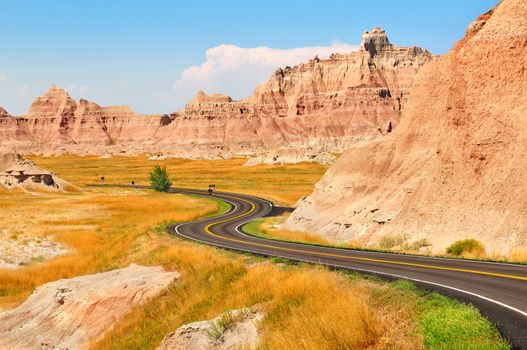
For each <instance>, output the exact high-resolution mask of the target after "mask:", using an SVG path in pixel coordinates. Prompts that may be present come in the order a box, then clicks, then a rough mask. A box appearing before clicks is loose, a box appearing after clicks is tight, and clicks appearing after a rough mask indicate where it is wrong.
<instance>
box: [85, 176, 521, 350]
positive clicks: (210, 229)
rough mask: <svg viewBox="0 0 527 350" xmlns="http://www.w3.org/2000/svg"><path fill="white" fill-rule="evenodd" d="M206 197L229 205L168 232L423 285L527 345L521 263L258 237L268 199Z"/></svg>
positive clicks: (516, 344) (515, 346) (187, 191)
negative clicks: (255, 225) (254, 232)
mask: <svg viewBox="0 0 527 350" xmlns="http://www.w3.org/2000/svg"><path fill="white" fill-rule="evenodd" d="M91 186H111V185H91ZM120 187H131V186H125V185H123V186H120ZM135 188H141V189H146V188H149V187H146V186H135ZM170 192H172V193H182V194H190V195H199V196H207V197H209V196H208V193H207V191H201V190H193V189H183V188H173V189H171V190H170ZM212 197H213V198H216V199H220V200H222V201H225V202H227V203H229V204H230V206H231V207H230V209H229V211H228V212H226V213H224V214H222V215H220V216H215V217H211V218H206V219H202V220H197V221H192V222H187V223H182V224H178V225H174V226H171V227H170V231H171V233H173V234H176V235H179V236H181V237H184V238H187V239H190V240H194V241H198V242H201V243H205V244H209V245H213V246H216V247H221V248H224V249H229V250H234V251H240V252H249V253H253V254H257V255H262V256H270V257H282V258H286V259H289V260H294V261H300V262H307V263H312V264H321V265H326V266H328V267H331V268H335V269H341V270H349V271H357V272H363V273H368V274H373V275H377V276H380V277H383V278H386V279H404V280H409V281H412V282H413V283H414V284H415V285H417V286H419V287H421V288H423V289H426V290H430V291H436V292H438V293H441V294H443V295H445V296H448V297H451V298H455V299H457V300H460V301H462V302H464V303H469V304H472V305H474V306H475V307H477V308H478V309H479V310H480V312H481V313H482V314H483V315H485V316H486V317H488V318H489V319H490V320H491V321H493V322H494V323H495V324H496V325H497V326H498V328H499V330H500V332H501V334H502V335H503V336H504V337H505V338H507V339H509V340H510V342H511V344H512V345H513V349H527V265H515V264H506V263H494V262H482V261H473V260H461V259H446V258H436V257H426V256H416V255H403V254H393V253H381V252H370V251H360V250H352V249H344V248H332V247H322V246H315V245H308V244H301V243H290V242H283V241H276V240H269V239H264V238H258V237H254V236H250V235H248V234H246V233H244V231H243V226H244V225H245V224H246V223H248V222H250V221H252V220H254V219H257V218H260V217H264V216H266V215H269V214H270V213H271V212H272V211H273V209H274V208H275V207H274V206H273V204H272V203H271V202H269V201H267V200H265V199H262V198H258V197H254V196H248V195H242V194H237V193H230V192H215V193H214V194H213V195H212Z"/></svg>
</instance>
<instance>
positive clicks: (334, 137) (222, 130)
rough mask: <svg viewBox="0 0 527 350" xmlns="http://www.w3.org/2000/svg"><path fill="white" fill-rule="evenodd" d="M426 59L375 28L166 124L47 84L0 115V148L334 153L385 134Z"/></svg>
mask: <svg viewBox="0 0 527 350" xmlns="http://www.w3.org/2000/svg"><path fill="white" fill-rule="evenodd" d="M430 60H432V55H431V54H430V53H429V52H428V51H426V50H422V49H420V48H417V47H397V46H394V45H392V44H390V42H389V40H388V37H387V36H386V33H385V32H384V31H383V30H382V29H380V28H374V29H373V31H371V32H365V33H364V36H363V40H362V44H361V47H360V50H358V51H357V52H351V53H346V54H333V55H331V57H330V58H329V59H319V58H318V57H315V58H314V59H312V60H310V61H309V62H307V63H304V64H300V65H297V66H295V67H285V68H283V69H282V68H280V69H278V70H277V71H276V72H275V73H274V74H273V76H272V77H271V78H270V79H269V80H268V81H267V82H266V83H264V84H262V85H261V86H259V87H257V88H256V89H255V91H254V94H253V95H252V96H250V97H248V98H246V99H243V100H240V101H233V100H232V99H231V98H230V97H229V96H226V95H222V94H206V93H204V92H201V91H200V92H199V93H198V94H197V96H196V97H195V98H194V99H193V100H192V101H190V103H188V104H187V106H186V108H185V110H184V111H180V112H174V113H172V114H171V115H170V116H168V115H148V116H144V115H137V114H135V113H134V112H133V111H132V110H131V109H130V108H129V107H125V106H121V107H101V106H99V105H97V104H96V103H93V102H89V101H87V100H84V99H81V100H80V101H75V100H74V99H72V98H71V97H70V96H69V95H68V94H67V92H66V91H64V90H63V89H60V88H57V87H56V86H54V85H52V86H51V87H50V89H49V91H48V92H46V93H45V94H44V95H43V96H41V97H38V98H37V99H36V100H35V101H34V102H33V103H32V104H31V106H30V108H29V111H28V112H27V114H26V115H24V116H22V117H16V118H15V117H12V116H8V115H7V113H5V115H4V114H1V113H0V136H1V139H0V140H1V141H0V143H1V144H3V145H6V146H9V147H12V148H17V149H18V150H19V151H21V152H33V153H44V154H60V153H64V152H69V153H76V154H108V153H110V154H132V155H133V154H142V153H170V154H175V155H178V156H181V157H188V158H228V157H231V156H232V155H254V154H261V153H264V152H266V151H269V150H277V149H281V148H295V149H308V148H309V149H316V150H322V151H332V152H340V151H343V150H345V149H347V148H348V147H349V146H350V145H352V144H354V143H355V142H357V140H362V139H371V138H376V137H379V136H382V135H385V134H387V133H389V132H391V131H392V129H393V128H394V127H395V126H396V125H397V124H398V123H399V114H400V110H401V108H402V105H403V104H404V102H405V100H406V97H407V95H408V92H409V89H410V87H411V85H412V81H413V78H414V76H415V75H416V74H417V72H418V71H419V70H420V69H421V68H422V66H424V65H425V64H426V63H427V62H429V61H430Z"/></svg>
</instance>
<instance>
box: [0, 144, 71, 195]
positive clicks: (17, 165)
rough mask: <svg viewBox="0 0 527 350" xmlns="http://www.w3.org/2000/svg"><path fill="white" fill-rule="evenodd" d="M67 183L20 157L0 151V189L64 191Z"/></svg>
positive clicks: (6, 151)
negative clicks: (19, 188)
mask: <svg viewBox="0 0 527 350" xmlns="http://www.w3.org/2000/svg"><path fill="white" fill-rule="evenodd" d="M67 185H69V183H68V182H66V181H64V180H62V179H60V178H59V177H57V176H56V175H54V174H53V173H52V172H50V171H48V170H45V169H42V168H41V167H39V166H37V165H36V164H35V163H33V162H32V161H30V160H27V159H24V158H23V157H22V156H21V155H19V154H16V153H12V152H10V151H9V150H6V149H0V187H6V188H16V187H22V188H27V189H32V188H33V189H64V187H65V186H67Z"/></svg>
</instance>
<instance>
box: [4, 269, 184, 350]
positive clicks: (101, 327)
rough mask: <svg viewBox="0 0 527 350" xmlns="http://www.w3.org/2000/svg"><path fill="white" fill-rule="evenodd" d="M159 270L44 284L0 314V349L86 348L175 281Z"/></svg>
mask: <svg viewBox="0 0 527 350" xmlns="http://www.w3.org/2000/svg"><path fill="white" fill-rule="evenodd" d="M178 276H179V274H178V273H177V272H167V271H165V270H164V269H163V268H162V267H160V266H150V267H147V266H138V265H134V264H132V265H130V266H129V267H127V268H124V269H119V270H114V271H110V272H105V273H99V274H95V275H88V276H80V277H75V278H71V279H62V280H58V281H55V282H49V283H46V284H44V285H42V286H40V287H38V288H37V289H36V290H35V291H34V292H33V294H32V295H31V296H29V298H28V299H27V300H26V301H25V302H24V303H23V304H22V305H20V306H18V307H17V308H15V309H13V310H9V311H5V312H0V348H1V349H12V350H18V349H20V350H26V349H87V348H89V346H90V343H91V342H95V341H96V340H97V339H99V338H101V337H102V336H103V335H104V332H106V331H107V330H108V329H109V328H110V327H111V326H112V325H113V324H114V323H115V322H116V321H118V320H119V319H121V318H122V317H123V316H124V315H125V314H126V313H128V312H130V311H131V309H132V307H134V306H137V305H142V304H144V303H145V302H147V301H148V300H149V299H150V298H152V297H154V296H156V295H157V294H158V293H159V292H161V291H162V290H163V289H165V288H166V287H167V286H168V285H170V284H171V283H172V282H174V280H176V279H177V278H178Z"/></svg>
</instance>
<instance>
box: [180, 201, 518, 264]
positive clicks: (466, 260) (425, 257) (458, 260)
mask: <svg viewBox="0 0 527 350" xmlns="http://www.w3.org/2000/svg"><path fill="white" fill-rule="evenodd" d="M175 193H177V192H175ZM226 193H227V194H226V195H229V194H232V195H240V194H239V193H234V192H226ZM196 194H197V195H202V196H204V197H206V194H200V193H196ZM241 195H242V196H246V197H250V198H254V199H258V200H260V201H264V202H266V203H267V204H268V205H269V206H270V210H269V212H270V211H271V210H272V208H273V207H276V206H275V205H274V204H273V203H271V202H270V201H268V200H266V199H264V198H260V197H255V196H251V195H248V194H241ZM218 196H221V194H219V195H218ZM216 198H218V197H216ZM221 199H222V200H224V201H226V202H228V203H230V204H233V205H234V206H235V208H236V209H237V206H236V204H234V203H232V202H230V201H228V200H226V199H225V198H221ZM269 212H267V213H266V215H267V214H268V213H269ZM226 214H228V213H225V214H222V215H220V216H218V218H220V217H223V216H224V215H226ZM264 216H265V215H264ZM202 220H207V219H202ZM199 221H201V220H198V221H193V222H199ZM250 221H252V220H248V221H245V222H244V223H243V224H246V223H248V222H250ZM239 226H240V225H239ZM238 232H240V231H239V230H238ZM240 233H241V234H242V235H244V236H245V237H251V236H250V235H247V234H245V233H243V232H240ZM269 240H270V241H278V242H286V243H293V244H300V245H302V243H300V242H288V241H280V240H278V239H269ZM314 246H317V247H322V248H329V249H340V250H348V251H354V252H359V253H360V252H363V253H375V254H383V255H392V256H393V255H396V256H408V257H412V258H414V257H415V258H423V259H433V260H448V261H455V262H461V263H463V262H469V263H476V264H483V265H502V266H509V267H511V266H514V267H519V268H525V269H527V265H522V264H514V263H505V262H499V261H484V260H474V259H455V258H446V257H440V256H428V255H412V254H398V253H390V252H381V251H376V250H360V249H353V248H345V247H338V246H326V245H314Z"/></svg>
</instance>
